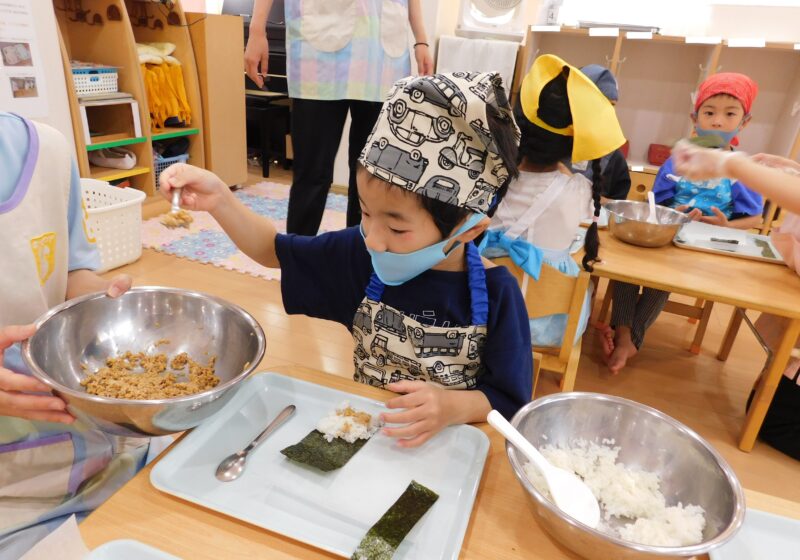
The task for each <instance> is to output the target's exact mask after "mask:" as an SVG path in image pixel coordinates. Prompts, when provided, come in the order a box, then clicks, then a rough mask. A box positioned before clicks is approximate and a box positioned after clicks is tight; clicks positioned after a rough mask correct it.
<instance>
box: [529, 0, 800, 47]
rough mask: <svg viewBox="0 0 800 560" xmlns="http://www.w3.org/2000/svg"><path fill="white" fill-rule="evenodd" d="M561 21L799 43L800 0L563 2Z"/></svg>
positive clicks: (594, 0) (672, 32)
mask: <svg viewBox="0 0 800 560" xmlns="http://www.w3.org/2000/svg"><path fill="white" fill-rule="evenodd" d="M550 1H551V0H541V2H542V4H547V3H549V2H550ZM559 21H560V22H561V23H563V24H565V25H574V24H576V23H577V22H578V21H595V22H605V23H621V24H637V25H652V26H656V27H660V28H661V30H662V33H663V34H669V35H701V36H702V35H706V36H712V37H714V36H719V37H724V38H764V39H767V40H770V41H787V42H795V41H800V23H799V22H800V0H749V1H748V0H669V1H667V2H665V1H663V0H603V1H602V2H598V1H597V0H563V4H562V6H561V9H560V11H559Z"/></svg>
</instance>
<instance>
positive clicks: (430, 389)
mask: <svg viewBox="0 0 800 560" xmlns="http://www.w3.org/2000/svg"><path fill="white" fill-rule="evenodd" d="M386 388H387V389H389V390H390V391H394V392H395V393H405V394H404V395H403V396H401V397H395V398H393V399H390V400H389V401H388V402H387V403H386V406H387V407H388V408H405V409H406V410H404V411H403V412H394V413H391V414H382V415H381V419H382V420H383V421H384V422H386V423H388V424H406V425H405V426H400V427H397V428H384V429H383V433H384V434H386V435H387V436H390V437H396V438H400V439H398V441H397V444H398V445H399V446H400V447H417V446H419V445H422V444H423V443H425V442H426V441H428V440H429V439H431V438H432V437H433V436H435V435H436V434H438V433H439V432H440V431H442V429H443V428H446V427H447V426H449V425H450V423H451V422H450V419H452V418H453V417H454V416H455V414H454V413H453V406H454V405H453V397H454V396H457V393H460V392H461V391H447V390H445V389H442V388H441V387H439V386H438V385H436V384H434V383H427V382H425V381H400V382H398V383H390V384H388V385H387V386H386Z"/></svg>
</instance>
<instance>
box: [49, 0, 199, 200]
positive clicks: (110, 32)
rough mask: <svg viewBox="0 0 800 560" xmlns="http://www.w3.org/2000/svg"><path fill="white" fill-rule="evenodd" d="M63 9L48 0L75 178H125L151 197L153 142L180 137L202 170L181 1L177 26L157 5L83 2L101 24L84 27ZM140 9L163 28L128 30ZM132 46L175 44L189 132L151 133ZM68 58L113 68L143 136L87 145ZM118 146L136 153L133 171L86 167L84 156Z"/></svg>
mask: <svg viewBox="0 0 800 560" xmlns="http://www.w3.org/2000/svg"><path fill="white" fill-rule="evenodd" d="M67 4H68V2H66V1H65V0H53V6H54V9H55V13H56V19H57V21H58V32H59V40H60V43H61V54H62V59H63V66H64V74H65V78H66V82H67V94H68V95H69V104H70V113H71V117H72V125H73V126H72V128H73V131H74V135H75V145H76V147H77V157H78V169H79V172H80V175H81V176H82V177H92V178H95V179H102V180H106V181H110V180H117V179H122V178H130V180H131V184H132V185H133V186H134V187H135V188H137V189H139V190H142V191H144V192H145V193H146V194H147V195H148V197H152V196H153V195H154V194H155V192H156V180H157V177H156V176H155V174H154V172H153V170H154V169H155V165H154V162H153V141H154V140H164V139H170V138H176V137H179V136H187V137H189V138H190V142H189V157H190V160H189V161H190V162H191V163H193V164H195V165H198V166H200V167H202V166H203V165H204V162H205V157H204V152H203V138H202V134H203V131H202V122H203V108H202V103H201V101H200V90H199V84H198V79H197V69H196V66H195V59H194V52H193V50H192V42H191V39H190V37H189V28H188V27H187V23H186V17H185V15H184V13H183V10H182V8H181V5H180V1H179V0H173V2H172V6H173V8H172V9H173V11H174V12H175V14H176V15H177V17H178V20H179V25H170V24H169V23H168V21H167V15H166V14H167V13H168V12H167V8H166V7H165V6H164V5H162V4H153V3H142V2H137V1H135V0H82V3H81V6H82V8H83V9H84V10H88V11H89V19H90V20H91V18H92V17H93V15H94V14H95V13H96V14H100V16H101V17H102V19H103V24H102V25H88V24H86V23H83V22H80V21H72V19H74V14H72V13H70V12H68V11H67V10H66V9H65V8H66V5H67ZM142 5H146V8H147V9H148V10H150V15H152V16H153V18H151V19H150V20H149V21H150V24H151V25H152V22H153V21H155V20H156V19H158V20H160V21H161V22H162V24H163V27H162V28H161V29H149V28H148V29H145V28H144V27H138V26H135V25H133V22H131V18H130V17H129V12H128V10H129V9H131V11H133V10H134V9H141V8H140V7H141V6H142ZM113 8H116V10H117V11H118V13H119V14H120V19H119V20H118V21H115V20H111V19H109V18H108V14H109V12H110V10H112V9H113ZM137 41H138V42H168V43H174V44H175V47H176V48H175V53H174V54H173V56H174V57H175V58H177V59H178V60H179V61H180V62H181V67H182V71H183V80H184V85H185V88H186V96H187V99H188V101H189V106H190V108H191V111H192V122H191V123H190V126H189V127H187V128H166V129H163V130H153V129H152V123H151V120H150V114H149V110H148V103H147V96H146V93H145V87H144V79H143V77H142V72H141V68H140V65H139V56H138V54H137V52H136V42H137ZM73 59H74V60H81V61H83V62H94V63H98V64H105V65H108V66H115V67H117V68H118V75H119V81H118V84H119V91H122V92H126V93H129V94H131V95H132V96H133V99H134V100H135V101H136V102H137V103H138V106H139V122H140V125H141V129H142V136H138V137H137V136H134V135H131V134H130V133H124V132H110V133H109V134H107V135H103V136H101V137H97V136H95V137H92V139H91V142H92V143H91V144H90V145H87V141H88V140H89V139H87V138H85V135H84V131H83V126H82V124H81V117H80V107H79V101H78V97H77V95H76V94H75V87H74V84H73V80H72V69H71V66H70V60H73ZM117 146H125V148H126V149H129V150H131V151H132V152H134V153H135V154H136V158H137V166H136V167H135V168H134V169H129V170H120V169H108V168H102V167H97V166H94V165H91V164H90V163H89V158H88V152H90V151H92V150H98V149H101V148H111V147H117Z"/></svg>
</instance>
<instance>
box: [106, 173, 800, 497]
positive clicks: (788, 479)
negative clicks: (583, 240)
mask: <svg viewBox="0 0 800 560" xmlns="http://www.w3.org/2000/svg"><path fill="white" fill-rule="evenodd" d="M251 171H252V168H251ZM275 171H276V172H275V173H273V176H272V177H271V178H270V179H269V180H273V181H283V182H290V181H291V175H290V174H289V173H288V172H284V171H282V170H275ZM260 180H263V179H261V177H260V173H259V174H257V175H251V177H250V182H251V183H252V182H257V181H260ZM164 208H166V209H167V210H168V208H169V205H168V204H166V206H165V207H162V206H160V205H153V206H152V208H150V209H147V210H146V213H150V214H153V213H154V212H157V211H163V210H164ZM600 251H601V255H602V247H601V249H600ZM119 271H124V272H127V273H129V274H131V275H133V277H134V283H135V284H136V285H162V286H176V287H180V288H187V289H192V290H200V291H204V292H208V293H211V294H214V295H217V296H220V297H223V298H225V299H228V300H230V301H233V302H235V303H237V304H239V305H241V306H242V307H244V308H245V309H247V310H248V311H249V312H250V313H252V314H253V315H254V316H255V318H256V319H257V320H258V321H259V322H260V323H261V325H262V326H263V327H264V330H265V332H266V334H267V352H266V357H265V358H264V361H263V362H262V364H261V367H262V369H269V368H270V367H271V366H275V365H279V364H287V363H293V364H299V365H302V366H306V367H310V368H314V369H317V370H321V371H324V372H327V373H330V374H332V375H340V376H344V377H350V376H352V373H353V361H352V350H353V342H352V337H351V336H350V334H349V333H348V332H347V330H346V329H344V328H343V327H342V326H340V325H338V324H335V323H331V322H327V321H321V320H317V319H310V318H308V317H304V316H297V315H295V316H289V315H287V314H286V313H285V311H284V309H283V304H282V303H281V294H280V284H279V283H278V282H274V281H268V280H263V279H260V278H254V277H251V276H247V275H244V274H240V273H237V272H231V271H227V270H223V269H221V268H216V267H213V266H211V265H204V264H199V263H195V262H191V261H188V260H185V259H181V258H177V257H172V256H168V255H164V254H161V253H158V252H156V251H152V250H145V251H144V253H143V255H142V258H141V259H140V260H139V261H138V262H136V263H134V264H132V265H129V266H127V267H125V268H123V269H119V270H117V271H114V273H116V272H119ZM604 289H605V282H602V283H601V286H600V297H602V292H603V291H604ZM598 301H599V300H598ZM730 313H731V308H730V307H728V306H723V305H717V306H715V309H714V314H713V317H712V320H711V324H710V325H709V330H708V333H707V335H706V338H705V342H704V344H703V349H702V352H701V354H700V355H699V356H695V355H693V354H690V353H689V352H688V351H687V349H688V348H689V343H690V342H691V339H692V336H693V333H694V326H693V325H690V324H689V323H688V322H687V321H686V319H685V318H679V317H676V316H671V315H667V314H662V316H661V317H659V319H658V321H657V322H656V324H655V325H654V326H653V327H652V329H651V330H650V331H649V332H648V337H647V340H646V342H645V345H644V347H643V349H642V352H641V353H640V355H639V356H638V357H637V358H636V360H635V361H634V363H633V364H632V365H631V367H629V368H628V369H627V370H625V371H624V372H623V373H622V374H620V375H618V376H616V377H612V376H610V375H609V374H608V373H607V371H606V370H605V367H604V365H603V363H602V359H601V356H602V353H601V350H600V346H599V344H598V342H597V339H596V337H595V333H594V331H593V330H592V329H591V328H590V330H589V332H587V334H586V337H585V339H584V345H583V355H582V357H581V361H580V367H579V371H578V376H577V381H576V385H575V390H577V391H595V392H602V393H608V394H613V395H619V396H622V397H625V398H629V399H633V400H636V401H639V402H641V403H644V404H647V405H650V406H653V407H655V408H658V409H659V410H661V411H663V412H665V413H666V414H669V415H671V416H673V417H674V418H676V419H678V420H680V421H681V422H684V423H686V424H687V425H688V426H690V427H691V428H693V429H695V430H696V431H697V432H699V433H700V434H701V435H702V436H703V437H705V438H706V439H707V440H708V441H710V442H711V443H712V444H713V445H714V446H715V447H716V448H717V450H718V451H719V452H720V453H722V455H723V456H724V457H725V458H726V459H727V460H728V461H729V462H730V464H731V465H732V466H733V468H734V470H735V471H736V473H737V475H738V476H739V478H740V480H741V481H742V483H743V485H744V486H745V487H746V488H750V489H753V490H757V491H760V492H765V493H767V494H772V495H775V496H780V497H783V498H785V499H789V500H792V501H795V502H800V484H797V481H798V480H800V479H798V476H799V475H800V463H798V462H797V461H795V460H793V459H790V458H789V457H787V456H785V455H783V454H781V453H779V452H777V451H775V450H774V449H772V448H771V447H769V446H767V445H766V444H763V443H761V442H758V443H757V444H756V447H755V449H754V450H753V451H752V452H751V453H744V452H742V451H739V449H738V448H737V447H736V441H737V439H738V435H739V430H740V427H741V426H742V422H743V419H744V405H745V401H746V399H747V396H748V394H749V392H750V388H751V386H752V384H753V381H754V380H755V378H756V376H757V375H758V373H759V371H760V370H761V368H762V367H763V365H764V360H765V355H764V353H763V352H762V350H761V348H760V347H759V346H758V344H757V343H756V341H755V339H754V338H753V336H752V335H751V333H750V332H749V330H748V329H747V328H743V329H742V330H741V333H740V334H739V338H738V339H737V342H736V345H735V347H734V349H733V352H732V353H731V356H730V358H729V359H728V361H727V362H726V363H723V362H720V361H718V360H717V359H716V358H715V356H716V350H717V348H718V347H719V344H720V341H721V339H722V336H723V334H724V330H725V326H726V324H727V321H728V318H729V317H730ZM556 390H557V385H556V381H555V379H554V378H550V377H549V376H547V375H546V374H545V375H543V379H542V381H541V382H540V384H539V387H538V388H537V396H540V395H543V394H547V393H552V392H555V391H556Z"/></svg>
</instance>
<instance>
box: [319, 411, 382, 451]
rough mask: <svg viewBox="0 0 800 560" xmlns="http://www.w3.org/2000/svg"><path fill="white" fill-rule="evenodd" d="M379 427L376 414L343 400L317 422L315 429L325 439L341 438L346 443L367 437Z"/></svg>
mask: <svg viewBox="0 0 800 560" xmlns="http://www.w3.org/2000/svg"><path fill="white" fill-rule="evenodd" d="M380 427H381V423H380V420H379V419H378V416H377V415H376V414H368V413H366V412H362V411H360V410H356V409H354V408H353V407H351V406H350V403H348V402H343V403H342V404H340V405H339V407H338V408H337V409H336V410H335V411H334V412H332V413H331V414H329V415H328V416H325V417H324V418H321V419H320V421H319V422H317V430H318V431H320V432H322V433H323V434H324V435H325V439H326V440H327V441H333V440H334V438H341V439H343V440H345V441H346V442H348V443H354V442H355V441H356V440H359V439H369V438H371V437H372V436H373V434H375V432H377V431H378V428H380Z"/></svg>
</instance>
